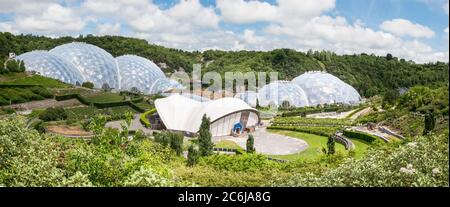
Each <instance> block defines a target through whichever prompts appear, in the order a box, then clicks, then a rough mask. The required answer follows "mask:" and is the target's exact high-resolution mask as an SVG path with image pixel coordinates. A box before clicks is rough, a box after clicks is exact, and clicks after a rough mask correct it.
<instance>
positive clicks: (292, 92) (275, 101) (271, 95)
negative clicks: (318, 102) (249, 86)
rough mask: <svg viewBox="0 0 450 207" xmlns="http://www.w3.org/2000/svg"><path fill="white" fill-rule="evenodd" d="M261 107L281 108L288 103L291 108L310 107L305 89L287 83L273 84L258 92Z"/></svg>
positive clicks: (278, 82)
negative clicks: (284, 103)
mask: <svg viewBox="0 0 450 207" xmlns="http://www.w3.org/2000/svg"><path fill="white" fill-rule="evenodd" d="M258 99H259V105H260V106H264V107H266V106H271V105H276V106H281V105H282V104H283V102H288V103H289V106H295V107H304V106H309V101H308V97H307V96H306V93H305V92H304V91H303V89H302V88H301V87H300V86H298V85H296V84H292V83H290V82H287V81H277V82H272V83H270V84H267V85H265V86H263V87H262V88H261V89H260V90H259V92H258Z"/></svg>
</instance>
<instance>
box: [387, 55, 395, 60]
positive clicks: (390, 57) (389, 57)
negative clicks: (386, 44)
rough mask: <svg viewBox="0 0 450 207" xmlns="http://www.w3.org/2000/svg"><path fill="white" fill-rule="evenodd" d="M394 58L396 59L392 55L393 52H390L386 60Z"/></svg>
mask: <svg viewBox="0 0 450 207" xmlns="http://www.w3.org/2000/svg"><path fill="white" fill-rule="evenodd" d="M392 59H394V56H392V54H391V53H388V54H387V55H386V60H388V61H389V60H392Z"/></svg>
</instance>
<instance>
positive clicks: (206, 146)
mask: <svg viewBox="0 0 450 207" xmlns="http://www.w3.org/2000/svg"><path fill="white" fill-rule="evenodd" d="M210 125H211V121H210V119H209V118H208V117H207V116H206V114H204V115H203V117H202V123H201V125H200V130H199V136H198V145H199V151H200V155H201V156H208V155H211V154H212V149H213V147H214V143H213V142H212V141H211V137H212V135H211V131H210Z"/></svg>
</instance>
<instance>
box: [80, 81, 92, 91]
mask: <svg viewBox="0 0 450 207" xmlns="http://www.w3.org/2000/svg"><path fill="white" fill-rule="evenodd" d="M81 86H82V87H85V88H89V89H93V88H94V84H93V83H91V82H83V84H81Z"/></svg>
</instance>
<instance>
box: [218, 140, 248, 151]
mask: <svg viewBox="0 0 450 207" xmlns="http://www.w3.org/2000/svg"><path fill="white" fill-rule="evenodd" d="M214 147H217V148H228V149H242V147H241V146H239V145H238V144H236V142H233V141H231V140H222V141H220V142H218V143H217V144H215V145H214Z"/></svg>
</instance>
